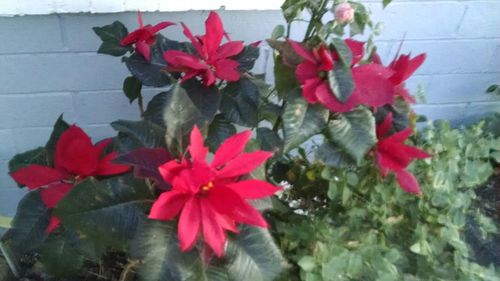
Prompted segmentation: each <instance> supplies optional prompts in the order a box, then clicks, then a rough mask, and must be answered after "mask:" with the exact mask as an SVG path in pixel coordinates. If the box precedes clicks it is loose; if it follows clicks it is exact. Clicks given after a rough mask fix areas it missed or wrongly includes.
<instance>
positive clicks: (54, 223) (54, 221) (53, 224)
mask: <svg viewBox="0 0 500 281" xmlns="http://www.w3.org/2000/svg"><path fill="white" fill-rule="evenodd" d="M60 225H61V220H59V218H58V217H56V216H51V217H50V221H49V225H48V226H47V229H46V230H45V232H46V233H48V234H50V233H52V232H54V230H56V229H57V228H59V226H60Z"/></svg>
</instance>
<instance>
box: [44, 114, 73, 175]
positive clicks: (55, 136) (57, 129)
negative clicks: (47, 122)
mask: <svg viewBox="0 0 500 281" xmlns="http://www.w3.org/2000/svg"><path fill="white" fill-rule="evenodd" d="M68 128H69V124H68V123H67V122H66V121H64V119H63V115H62V114H61V115H60V116H59V118H57V121H56V123H55V124H54V129H53V130H52V133H51V134H50V138H49V141H48V142H47V144H45V149H46V150H47V157H48V159H49V165H51V164H53V163H54V158H53V157H54V155H55V153H56V145H57V141H58V140H59V137H60V136H61V135H62V133H64V131H66V130H67V129H68Z"/></svg>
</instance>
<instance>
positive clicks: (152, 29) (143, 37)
mask: <svg viewBox="0 0 500 281" xmlns="http://www.w3.org/2000/svg"><path fill="white" fill-rule="evenodd" d="M137 18H138V21H139V28H138V29H136V30H134V31H132V32H130V33H129V34H128V35H127V36H125V37H124V38H123V39H122V40H121V41H120V44H121V45H122V46H129V45H132V44H135V50H136V51H137V53H139V54H140V55H141V56H143V57H144V58H145V59H146V60H147V61H148V62H149V61H150V59H151V49H150V46H152V45H153V44H154V43H155V42H156V33H158V32H159V31H160V30H162V29H164V28H167V27H169V26H171V25H175V23H173V22H169V21H163V22H160V23H159V24H156V25H154V26H153V25H150V24H148V25H144V23H143V22H142V13H141V12H140V11H139V12H137Z"/></svg>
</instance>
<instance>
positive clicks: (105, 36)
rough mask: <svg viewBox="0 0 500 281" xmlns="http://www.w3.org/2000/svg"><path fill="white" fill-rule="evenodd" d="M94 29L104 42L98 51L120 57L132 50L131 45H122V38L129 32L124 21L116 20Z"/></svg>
mask: <svg viewBox="0 0 500 281" xmlns="http://www.w3.org/2000/svg"><path fill="white" fill-rule="evenodd" d="M92 29H93V30H94V32H95V33H96V34H97V36H99V38H101V40H102V44H101V46H100V47H99V50H98V51H97V52H98V53H100V54H107V55H112V56H115V57H120V56H123V55H125V54H126V53H127V52H128V51H132V47H131V46H122V45H120V41H121V39H122V38H123V37H125V36H127V34H128V30H127V28H126V27H125V26H124V25H123V23H121V22H119V21H115V22H113V23H112V24H108V25H105V26H101V27H94V28H92Z"/></svg>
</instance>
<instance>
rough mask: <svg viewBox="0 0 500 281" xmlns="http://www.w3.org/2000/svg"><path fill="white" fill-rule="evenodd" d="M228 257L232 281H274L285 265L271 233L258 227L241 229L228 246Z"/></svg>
mask: <svg viewBox="0 0 500 281" xmlns="http://www.w3.org/2000/svg"><path fill="white" fill-rule="evenodd" d="M227 256H228V260H229V261H230V262H229V263H228V264H227V265H226V268H227V270H228V273H229V276H231V277H232V278H231V280H274V278H276V276H278V274H279V273H280V272H281V271H282V270H283V268H284V265H285V260H284V259H283V257H282V256H281V253H280V251H279V249H278V248H277V247H276V245H275V244H274V241H273V238H272V237H271V235H269V232H268V231H267V230H265V229H262V228H256V227H249V226H243V227H241V232H240V233H238V235H236V237H235V238H234V239H233V240H231V241H230V243H229V245H228V249H227Z"/></svg>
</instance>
